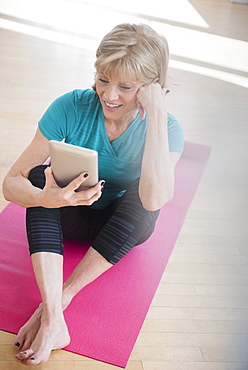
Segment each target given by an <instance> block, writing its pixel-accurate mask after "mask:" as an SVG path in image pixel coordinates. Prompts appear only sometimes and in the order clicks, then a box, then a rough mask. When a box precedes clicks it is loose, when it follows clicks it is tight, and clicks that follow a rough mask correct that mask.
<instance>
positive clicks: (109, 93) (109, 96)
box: [104, 86, 119, 102]
mask: <svg viewBox="0 0 248 370" xmlns="http://www.w3.org/2000/svg"><path fill="white" fill-rule="evenodd" d="M104 96H105V99H106V100H108V101H109V102H111V101H114V100H117V99H118V98H119V95H118V89H117V87H116V86H108V87H107V89H106V90H105V93H104Z"/></svg>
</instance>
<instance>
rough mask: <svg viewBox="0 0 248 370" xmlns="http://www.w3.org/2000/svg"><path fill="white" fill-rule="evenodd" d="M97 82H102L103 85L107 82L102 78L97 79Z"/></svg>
mask: <svg viewBox="0 0 248 370" xmlns="http://www.w3.org/2000/svg"><path fill="white" fill-rule="evenodd" d="M99 81H100V82H102V83H103V84H107V83H108V81H106V80H104V79H103V78H99Z"/></svg>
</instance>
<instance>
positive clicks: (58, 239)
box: [26, 165, 159, 265]
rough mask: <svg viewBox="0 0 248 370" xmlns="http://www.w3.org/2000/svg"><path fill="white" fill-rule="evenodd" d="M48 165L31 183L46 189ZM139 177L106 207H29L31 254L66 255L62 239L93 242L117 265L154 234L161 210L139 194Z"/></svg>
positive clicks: (34, 172) (33, 172)
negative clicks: (149, 205)
mask: <svg viewBox="0 0 248 370" xmlns="http://www.w3.org/2000/svg"><path fill="white" fill-rule="evenodd" d="M46 167H47V166H46V165H42V166H38V167H35V168H34V169H33V170H31V172H30V174H29V180H30V181H31V183H32V184H33V185H34V186H36V187H38V188H40V189H43V187H44V186H45V174H44V170H45V169H46ZM138 186H139V179H136V180H135V181H134V182H133V183H132V184H131V185H130V187H129V188H128V189H127V191H126V192H125V194H124V195H123V196H122V197H120V198H118V199H117V200H115V201H113V202H112V203H111V204H110V206H109V207H108V208H107V209H105V210H96V209H93V208H91V207H88V206H74V207H62V208H44V207H31V208H27V212H26V225H27V236H28V242H29V250H30V254H33V253H37V252H52V253H58V254H62V255H63V250H64V246H63V239H70V240H82V241H83V240H84V241H86V240H87V241H91V242H92V244H91V245H92V247H93V248H94V249H95V250H97V251H98V252H99V253H100V254H101V255H102V256H103V257H104V258H105V259H106V260H107V261H109V262H110V263H112V264H113V265H114V264H116V263H117V262H118V261H119V260H120V259H121V258H122V257H124V256H125V255H126V254H127V253H128V252H129V251H130V250H131V249H132V248H133V247H134V246H135V245H138V244H141V243H143V242H144V241H145V240H147V239H148V238H149V237H150V235H151V234H152V232H153V230H154V227H155V223H156V220H157V217H158V215H159V210H158V211H154V212H150V211H147V210H146V209H145V208H144V207H143V206H142V203H141V201H140V199H139V195H138Z"/></svg>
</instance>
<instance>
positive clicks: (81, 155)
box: [49, 140, 98, 191]
mask: <svg viewBox="0 0 248 370" xmlns="http://www.w3.org/2000/svg"><path fill="white" fill-rule="evenodd" d="M49 148H50V160H51V168H52V173H53V176H54V178H55V180H56V182H57V184H58V185H59V186H60V187H65V186H67V185H68V184H69V183H70V182H71V181H72V180H74V179H75V178H76V177H78V176H79V175H80V174H81V173H82V172H85V171H87V172H88V173H89V174H90V176H89V177H88V178H87V179H86V180H85V181H84V182H83V183H82V185H80V187H79V188H78V189H77V191H80V190H85V189H87V188H89V187H92V186H95V185H96V184H97V182H98V153H97V151H96V150H92V149H87V148H82V147H80V146H76V145H72V144H67V143H64V142H62V141H55V140H50V141H49Z"/></svg>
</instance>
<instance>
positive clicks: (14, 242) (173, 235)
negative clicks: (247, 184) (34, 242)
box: [0, 142, 210, 368]
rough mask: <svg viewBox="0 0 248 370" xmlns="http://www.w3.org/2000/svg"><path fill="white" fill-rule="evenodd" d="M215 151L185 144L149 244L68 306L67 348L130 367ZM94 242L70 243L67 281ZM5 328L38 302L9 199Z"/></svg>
mask: <svg viewBox="0 0 248 370" xmlns="http://www.w3.org/2000/svg"><path fill="white" fill-rule="evenodd" d="M209 153H210V148H209V147H208V146H203V145H200V144H195V143H190V142H186V143H185V149H184V153H183V155H182V157H181V159H180V161H179V163H178V165H177V167H176V174H175V195H174V198H173V199H172V200H171V201H170V202H169V203H168V204H166V205H165V206H164V207H163V208H162V210H161V212H160V215H159V218H158V221H157V224H156V228H155V231H154V233H153V234H152V236H151V237H150V239H149V240H148V241H146V242H145V243H143V244H142V245H140V246H137V247H135V248H134V249H133V250H132V251H131V252H130V253H129V254H128V255H126V256H125V257H124V258H123V259H122V260H121V261H120V262H119V263H117V264H116V265H115V266H114V267H113V268H111V269H110V270H108V271H107V272H105V273H104V274H103V275H102V276H100V277H99V278H98V279H96V280H95V281H94V282H92V283H91V284H89V285H88V286H87V287H86V288H84V289H83V290H82V291H81V292H80V293H79V294H78V295H77V296H76V297H75V298H74V299H73V301H72V303H71V305H70V306H69V307H68V308H67V309H66V310H65V318H66V322H67V324H68V327H69V332H70V335H71V343H70V344H69V345H68V346H67V347H66V348H65V349H66V350H68V351H71V352H73V353H77V354H80V355H83V356H86V357H89V358H93V359H96V360H100V361H103V362H106V363H109V364H113V365H116V366H119V367H123V368H124V367H125V366H126V364H127V362H128V359H129V357H130V354H131V352H132V349H133V347H134V345H135V341H136V339H137V336H138V334H139V332H140V330H141V327H142V324H143V322H144V320H145V317H146V314H147V312H148V309H149V307H150V304H151V302H152V299H153V297H154V295H155V293H156V290H157V287H158V285H159V282H160V280H161V277H162V275H163V272H164V270H165V267H166V264H167V262H168V260H169V257H170V254H171V252H172V250H173V247H174V245H175V242H176V240H177V237H178V235H179V232H180V229H181V226H182V224H183V221H184V218H185V215H186V213H187V210H188V208H189V206H190V203H191V201H192V199H193V197H194V194H195V191H196V189H197V186H198V183H199V181H200V178H201V176H202V173H203V171H204V168H205V166H206V163H207V160H208V157H209ZM89 245H90V244H89V243H82V242H75V241H67V240H66V241H65V261H64V276H65V279H66V278H67V277H68V276H69V275H70V273H71V272H72V271H73V269H74V267H75V266H76V265H77V263H78V262H79V261H80V260H81V258H82V257H83V256H84V254H85V253H86V251H87V249H88V247H89ZM0 282H1V283H0V294H1V299H0V329H1V330H4V331H7V332H10V333H17V332H18V330H19V328H20V327H21V326H22V325H23V324H24V323H25V322H26V321H27V320H28V319H29V317H30V316H31V314H32V313H33V312H34V310H35V309H36V307H37V306H38V304H39V303H40V299H41V298H40V294H39V291H38V288H37V285H36V282H35V278H34V274H33V270H32V266H31V260H30V256H29V252H28V246H27V239H26V234H25V210H24V209H23V208H21V207H19V206H17V205H15V204H12V203H10V204H9V205H8V206H7V207H6V208H5V209H4V211H3V212H2V213H1V214H0Z"/></svg>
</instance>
